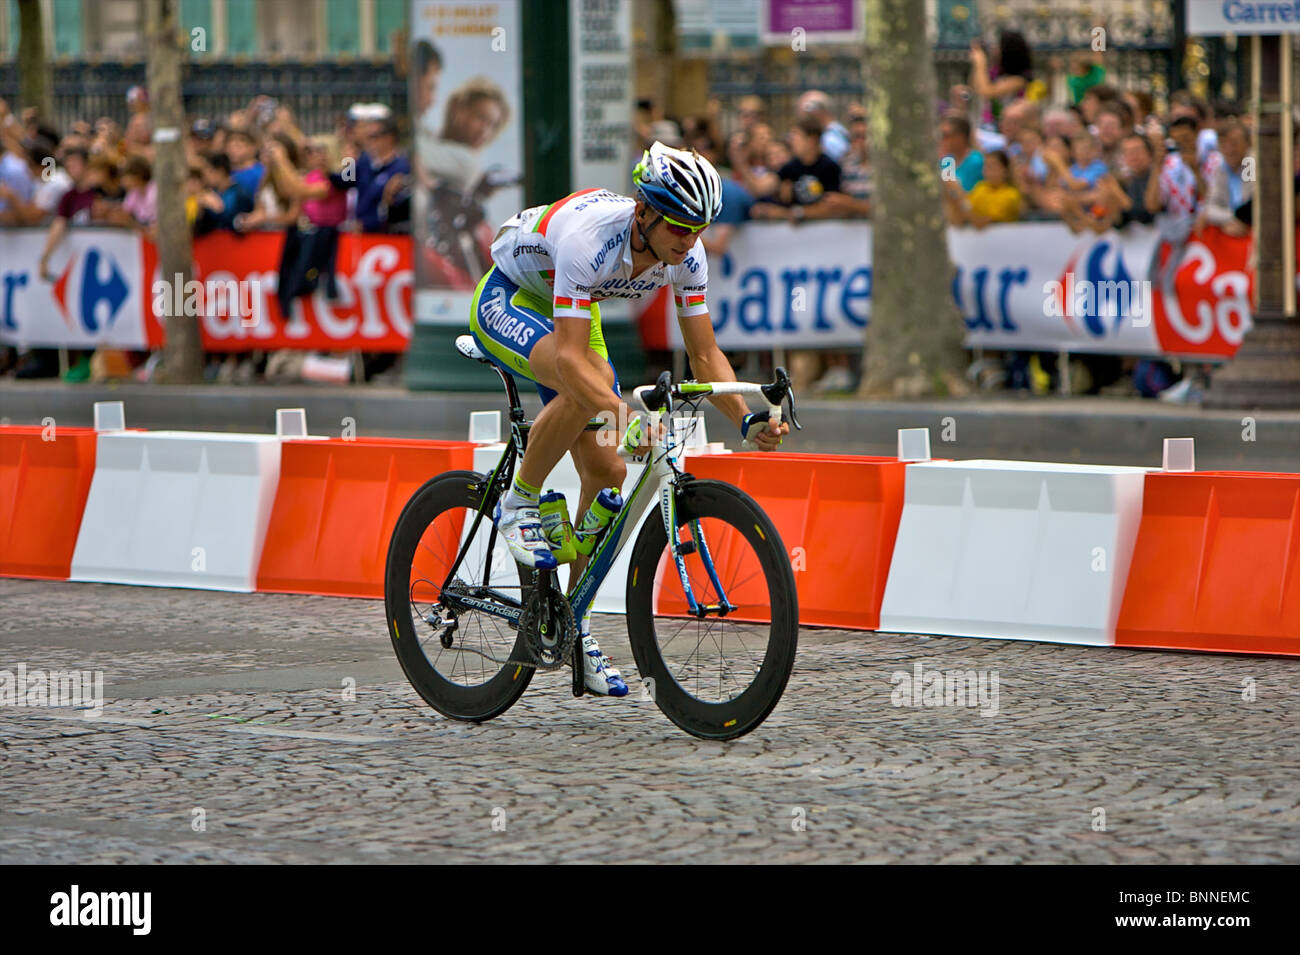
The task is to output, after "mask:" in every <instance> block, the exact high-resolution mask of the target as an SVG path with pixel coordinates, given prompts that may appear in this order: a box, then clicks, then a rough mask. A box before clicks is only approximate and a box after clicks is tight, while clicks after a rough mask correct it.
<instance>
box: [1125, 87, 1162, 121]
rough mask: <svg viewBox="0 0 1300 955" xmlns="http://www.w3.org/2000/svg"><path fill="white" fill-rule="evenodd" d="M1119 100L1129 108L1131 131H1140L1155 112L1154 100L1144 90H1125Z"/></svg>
mask: <svg viewBox="0 0 1300 955" xmlns="http://www.w3.org/2000/svg"><path fill="white" fill-rule="evenodd" d="M1120 98H1121V99H1122V100H1123V101H1124V103H1125V104H1126V105H1127V106H1128V108H1129V113H1130V115H1131V119H1132V126H1133V129H1141V128H1142V127H1143V126H1145V125H1146V122H1147V119H1148V118H1150V116H1151V114H1152V113H1154V112H1155V111H1156V103H1155V100H1154V99H1152V97H1151V94H1150V93H1148V92H1145V91H1144V90H1125V91H1124V92H1123V93H1122V94H1120Z"/></svg>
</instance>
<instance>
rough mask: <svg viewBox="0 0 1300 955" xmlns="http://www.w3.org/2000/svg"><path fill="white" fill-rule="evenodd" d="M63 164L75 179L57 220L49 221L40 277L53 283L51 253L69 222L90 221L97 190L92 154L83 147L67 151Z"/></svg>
mask: <svg viewBox="0 0 1300 955" xmlns="http://www.w3.org/2000/svg"><path fill="white" fill-rule="evenodd" d="M63 167H64V169H66V170H67V173H68V176H69V178H71V179H72V188H70V189H69V190H68V191H67V192H66V193H64V195H63V198H61V199H60V200H59V205H58V207H57V209H56V211H55V215H54V221H53V222H51V223H50V228H49V231H48V232H47V233H46V236H45V250H44V251H43V252H42V253H41V261H40V276H41V278H42V279H44V280H45V281H47V282H53V281H54V276H53V275H52V274H51V273H50V270H49V265H50V255H51V254H53V252H54V250H55V249H56V248H57V247H58V245H59V243H60V242H62V241H63V237H64V236H65V235H67V233H68V226H69V225H82V224H84V223H87V222H89V221H90V210H91V207H92V206H93V205H94V203H95V198H96V195H97V193H96V191H95V188H94V186H93V185H92V183H91V174H90V156H89V155H88V154H87V152H86V150H85V149H83V148H82V147H80V146H76V147H73V148H72V149H69V150H67V151H65V152H64V155H63Z"/></svg>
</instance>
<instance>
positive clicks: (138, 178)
mask: <svg viewBox="0 0 1300 955" xmlns="http://www.w3.org/2000/svg"><path fill="white" fill-rule="evenodd" d="M136 115H137V116H140V115H143V114H141V113H137V114H136ZM122 185H123V186H125V187H126V198H124V199H123V200H122V210H123V211H124V212H125V213H126V214H127V215H129V216H130V219H131V222H132V223H134V224H135V225H139V226H142V227H143V228H144V229H146V230H152V229H153V226H154V224H155V223H156V222H157V221H158V183H156V182H154V181H153V171H152V170H151V169H150V168H149V162H148V160H146V159H145V158H144V157H143V156H132V157H131V158H130V159H128V160H127V161H126V166H125V167H124V168H123V169H122ZM128 224H129V223H128Z"/></svg>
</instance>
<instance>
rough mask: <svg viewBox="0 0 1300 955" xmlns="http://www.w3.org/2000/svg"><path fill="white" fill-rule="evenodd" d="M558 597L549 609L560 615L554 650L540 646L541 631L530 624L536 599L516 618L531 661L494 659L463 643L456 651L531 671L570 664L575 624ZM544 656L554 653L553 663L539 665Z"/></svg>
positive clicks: (563, 600)
mask: <svg viewBox="0 0 1300 955" xmlns="http://www.w3.org/2000/svg"><path fill="white" fill-rule="evenodd" d="M549 596H557V595H556V594H555V592H554V591H551V592H550V594H549ZM558 596H560V599H559V600H558V601H552V605H553V607H552V610H554V609H557V608H558V611H559V613H558V614H556V617H558V619H557V620H556V621H555V622H557V623H558V624H559V630H560V636H559V638H558V639H557V641H556V643H555V645H554V646H553V647H547V646H546V645H545V644H543V643H542V641H541V632H540V630H538V629H537V628H536V626H535V625H534V624H533V617H534V616H535V615H536V613H537V607H536V603H537V601H536V599H535V598H533V599H530V600H529V603H528V604H527V605H525V607H524V608H523V612H521V613H520V615H519V628H518V629H519V630H520V631H523V633H524V640H525V644H526V646H527V647H528V648H529V650H531V651H532V653H533V655H534V659H532V660H501V659H499V658H497V657H494V656H492V655H491V654H490V653H484V652H483V651H482V650H478V649H475V648H474V647H471V646H468V645H466V644H464V643H462V644H461V645H460V647H459V649H460V650H461V651H462V652H464V653H473V654H475V655H476V656H480V657H482V658H483V659H485V660H488V661H490V662H492V663H495V664H497V665H498V666H522V667H528V668H529V669H531V670H558V669H560V668H561V667H563V666H564V665H565V664H566V663H569V662H570V661H571V658H572V653H573V644H574V641H576V640H577V638H578V624H577V621H576V620H575V619H574V617H573V607H572V606H570V604H569V601H568V600H566V599H565V598H564V597H563V596H562V595H558ZM425 622H426V623H427V622H428V620H427V618H425ZM525 627H527V628H528V629H527V630H525ZM545 654H553V655H554V657H555V662H554V663H544V662H542V660H543V656H544V655H545Z"/></svg>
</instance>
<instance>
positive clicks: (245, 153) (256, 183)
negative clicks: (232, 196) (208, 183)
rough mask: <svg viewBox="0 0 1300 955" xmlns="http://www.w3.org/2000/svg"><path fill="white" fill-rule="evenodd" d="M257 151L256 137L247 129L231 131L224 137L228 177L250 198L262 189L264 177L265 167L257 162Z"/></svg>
mask: <svg viewBox="0 0 1300 955" xmlns="http://www.w3.org/2000/svg"><path fill="white" fill-rule="evenodd" d="M259 149H260V147H259V145H258V142H257V136H256V135H255V134H254V133H253V132H252V131H250V130H249V129H247V128H237V129H232V130H231V131H230V133H229V135H227V137H226V150H225V151H226V156H228V157H229V159H230V175H231V177H232V178H233V179H234V180H235V182H236V183H238V184H239V188H240V189H242V190H243V191H244V192H246V193H248V194H249V195H250V196H256V195H257V193H258V190H259V189H261V188H262V177H263V176H265V175H266V167H265V166H263V165H262V164H261V163H260V162H258V161H257V154H258V152H259Z"/></svg>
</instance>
